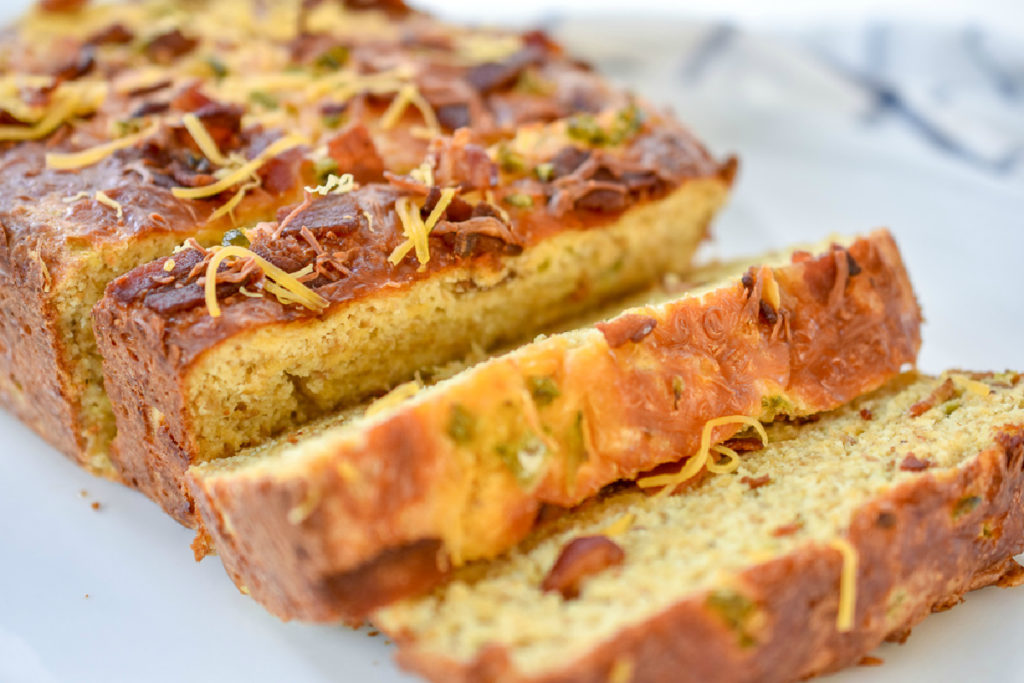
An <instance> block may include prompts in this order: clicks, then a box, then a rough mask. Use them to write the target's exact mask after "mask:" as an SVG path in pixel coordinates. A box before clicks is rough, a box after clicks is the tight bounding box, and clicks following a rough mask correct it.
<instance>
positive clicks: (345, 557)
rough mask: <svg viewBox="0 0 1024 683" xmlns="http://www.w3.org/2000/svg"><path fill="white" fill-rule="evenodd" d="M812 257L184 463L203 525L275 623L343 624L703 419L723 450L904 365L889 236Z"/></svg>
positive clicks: (632, 464) (501, 543)
mask: <svg viewBox="0 0 1024 683" xmlns="http://www.w3.org/2000/svg"><path fill="white" fill-rule="evenodd" d="M818 249H819V250H820V251H819V253H818V254H817V255H813V254H811V253H809V252H807V251H802V250H798V251H795V252H792V253H787V254H785V255H782V256H776V257H774V258H775V259H777V260H773V259H769V261H768V263H767V264H765V265H759V266H756V267H753V268H750V269H749V271H747V272H746V273H744V272H743V271H744V268H745V266H744V267H735V266H734V268H735V270H734V272H733V273H732V275H731V277H726V278H724V279H723V280H721V281H719V282H716V283H714V284H712V285H708V286H707V287H706V288H704V289H697V290H696V291H694V292H692V293H687V294H682V295H680V294H679V293H675V294H674V295H668V296H667V295H666V293H665V292H661V293H659V294H658V295H657V296H656V297H655V300H654V301H653V302H648V303H647V304H646V305H642V306H638V307H636V308H632V309H628V310H626V311H624V312H619V313H618V314H617V315H616V316H615V317H614V318H612V319H611V320H608V321H605V322H601V323H598V324H597V325H596V326H589V327H585V328H581V329H578V330H574V331H570V332H566V333H563V334H559V335H555V336H551V337H547V338H543V339H540V340H538V341H536V342H534V343H533V344H529V345H526V346H524V347H521V348H519V349H517V350H515V351H513V352H511V353H509V354H507V355H503V356H499V357H496V358H494V359H492V360H490V361H487V362H484V363H482V364H480V365H477V366H475V367H472V368H470V369H469V370H467V371H465V372H463V373H460V374H459V375H456V376H455V377H452V378H451V379H449V380H446V381H444V382H441V383H440V384H438V385H436V386H434V387H432V388H430V389H425V390H423V391H421V392H419V393H416V392H415V390H412V391H409V389H410V387H409V386H405V387H402V388H400V389H399V390H396V392H395V394H394V395H391V396H388V397H385V398H384V399H382V400H381V402H380V403H378V404H375V405H374V406H371V407H370V408H369V409H368V411H367V412H368V415H367V416H366V417H365V418H364V419H357V420H353V421H350V422H344V421H342V422H341V424H339V425H337V426H334V427H330V428H328V429H326V430H315V431H319V433H317V434H315V435H312V436H310V437H309V438H304V437H303V435H302V434H293V435H291V436H289V437H287V438H284V439H282V440H280V441H278V442H276V443H274V444H271V445H268V446H265V447H263V448H259V449H255V450H252V451H249V452H247V453H245V454H243V455H240V456H238V457H236V458H232V459H227V460H222V461H219V462H214V463H210V464H206V465H203V466H199V467H195V468H193V469H192V470H191V475H190V479H191V483H192V486H191V488H192V493H193V495H194V498H195V500H196V504H197V508H198V510H199V512H200V513H201V516H202V523H203V525H204V526H205V527H206V528H207V530H208V532H209V533H210V534H211V535H212V537H213V541H214V544H215V546H216V547H217V550H218V553H219V554H220V556H221V557H222V559H223V560H224V561H225V564H226V565H227V567H228V570H229V572H230V573H232V574H233V576H234V577H235V579H236V581H238V582H239V583H240V584H242V585H244V586H245V587H246V589H247V590H248V591H249V592H250V593H251V594H252V595H254V596H255V597H257V599H260V600H261V601H263V602H264V603H265V604H267V605H268V606H269V607H270V608H271V609H272V610H273V611H275V612H276V613H278V614H281V615H283V616H290V617H299V618H306V619H332V618H336V616H337V615H338V614H343V615H346V616H349V617H351V616H353V615H358V614H359V613H360V612H361V611H362V610H365V609H366V606H367V605H372V604H374V603H375V602H376V603H377V604H380V603H383V602H387V601H389V600H392V599H394V598H395V596H396V594H398V595H400V594H401V593H402V591H403V590H404V591H408V590H417V589H421V588H422V586H423V585H425V584H426V585H429V583H430V582H431V581H436V580H437V579H438V578H439V577H440V576H441V575H443V573H444V568H445V567H446V566H448V564H455V565H457V564H460V563H462V562H464V561H466V560H469V559H471V558H474V557H487V556H492V555H494V554H496V553H499V552H501V551H502V550H504V549H505V548H507V547H508V546H509V545H511V544H512V543H514V542H515V541H517V540H518V539H520V538H522V536H523V535H525V533H526V532H527V531H528V530H529V529H530V528H531V527H532V525H533V524H534V523H535V521H536V518H537V513H538V511H539V509H540V506H541V505H542V504H553V505H559V506H571V505H575V504H577V503H579V502H580V501H582V500H583V499H585V498H586V497H588V496H590V495H592V494H594V493H596V492H597V491H598V490H599V489H600V488H601V487H603V486H605V485H607V484H609V483H611V482H613V481H615V480H617V479H620V478H634V477H636V476H637V475H638V474H640V473H642V472H644V471H645V470H648V469H650V468H652V467H655V466H657V465H660V464H662V463H665V462H671V461H674V460H677V459H678V458H679V455H680V454H683V453H693V452H695V451H697V450H698V447H699V446H700V444H701V442H702V437H703V435H704V432H705V431H707V430H708V428H707V427H706V425H708V424H709V422H710V421H712V420H721V421H722V422H721V423H716V424H712V425H711V426H712V427H714V429H713V430H712V431H710V432H708V435H707V437H708V438H709V439H710V442H709V443H718V442H720V441H722V440H724V439H727V438H729V437H730V436H732V435H733V434H734V433H736V432H737V431H739V430H740V429H742V428H743V426H744V425H745V424H749V423H751V422H753V421H754V420H755V419H762V420H771V419H772V418H773V417H774V416H775V415H777V414H785V415H791V416H795V415H808V414H813V413H816V412H818V411H821V410H829V409H832V408H835V407H837V406H838V405H841V404H842V403H843V402H845V401H848V400H850V399H851V398H853V397H855V396H857V395H859V394H860V393H863V392H864V391H868V390H871V389H874V388H876V387H878V386H879V385H880V384H882V383H883V382H884V381H886V380H887V379H889V378H890V377H892V376H894V375H895V374H896V373H898V372H899V370H900V368H901V366H902V365H904V364H905V363H909V362H913V360H914V357H915V355H916V351H917V348H918V344H919V336H918V326H919V323H920V314H919V311H918V308H917V303H916V301H915V299H914V295H913V292H912V290H911V288H910V284H909V282H908V280H907V278H906V273H905V272H904V270H903V266H902V263H901V261H900V258H899V253H898V251H897V249H896V246H895V244H894V243H893V242H892V239H891V237H890V236H889V235H888V233H887V232H884V231H880V232H877V233H875V234H872V235H870V236H868V237H865V238H861V239H857V240H853V241H850V242H848V243H847V246H842V245H839V244H835V245H832V246H830V245H827V244H826V245H822V246H820V247H818ZM748 263H749V261H748ZM410 394H415V395H414V396H413V397H412V398H409V395H410ZM403 398H404V399H406V400H404V401H403V400H402V399H403ZM723 418H727V419H724V420H723ZM403 553H405V556H404V557H405V559H404V560H399V559H398V558H399V557H402V556H403V555H402V554H403ZM378 562H386V563H387V564H388V566H389V567H390V566H392V565H394V566H395V567H398V569H395V570H394V571H393V572H391V573H389V572H385V571H383V569H382V568H381V567H379V566H377V565H376V564H375V563H378ZM403 567H404V568H409V567H415V569H412V570H408V571H406V569H402V568H403ZM402 571H406V573H405V574H404V575H403V576H404V577H405V578H404V579H403V580H390V582H384V579H380V581H381V582H382V583H376V584H375V583H374V581H375V580H376V577H383V576H394V575H395V574H397V573H400V572H402Z"/></svg>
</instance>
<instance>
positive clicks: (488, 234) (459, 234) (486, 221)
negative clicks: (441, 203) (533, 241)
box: [430, 212, 523, 257]
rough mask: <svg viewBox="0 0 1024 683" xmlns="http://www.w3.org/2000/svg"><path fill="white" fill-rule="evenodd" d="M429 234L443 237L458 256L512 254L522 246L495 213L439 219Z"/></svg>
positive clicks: (517, 251) (516, 252)
mask: <svg viewBox="0 0 1024 683" xmlns="http://www.w3.org/2000/svg"><path fill="white" fill-rule="evenodd" d="M446 213H447V212H446ZM430 234H431V236H434V235H437V236H439V237H442V238H444V240H445V242H446V243H447V244H448V245H449V246H450V247H451V249H452V251H453V252H454V253H455V255H456V256H461V257H466V256H469V255H471V254H474V253H477V254H479V253H488V252H492V253H502V254H512V255H514V254H519V253H521V252H522V250H523V247H522V243H521V242H520V240H519V239H518V238H517V237H516V236H515V235H514V234H513V233H512V231H511V230H509V227H508V226H507V225H505V223H504V222H503V221H502V220H501V219H499V218H497V217H495V216H473V217H472V218H469V219H468V220H464V221H459V222H455V221H450V220H444V221H440V222H438V224H437V225H436V226H434V229H433V231H431V233H430Z"/></svg>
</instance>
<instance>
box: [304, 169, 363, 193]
mask: <svg viewBox="0 0 1024 683" xmlns="http://www.w3.org/2000/svg"><path fill="white" fill-rule="evenodd" d="M354 189H356V181H355V178H353V177H352V174H351V173H345V174H343V175H340V176H338V175H335V174H333V173H331V174H330V175H329V176H327V180H326V181H324V184H323V185H317V186H316V187H310V186H308V185H307V186H306V187H305V190H306V192H309V193H310V194H318V195H320V196H321V197H326V196H327V195H329V194H345V193H346V192H351V191H352V190H354Z"/></svg>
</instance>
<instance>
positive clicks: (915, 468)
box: [900, 453, 932, 472]
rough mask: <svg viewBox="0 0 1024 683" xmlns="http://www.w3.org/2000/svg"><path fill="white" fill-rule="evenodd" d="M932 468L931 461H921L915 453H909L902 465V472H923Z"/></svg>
mask: <svg viewBox="0 0 1024 683" xmlns="http://www.w3.org/2000/svg"><path fill="white" fill-rule="evenodd" d="M931 466H932V462H931V461H930V460H921V459H920V458H919V457H917V456H916V455H914V454H913V453H907V457H905V458H903V462H901V463H900V470H902V471H904V472H921V471H923V470H926V469H928V468H929V467H931Z"/></svg>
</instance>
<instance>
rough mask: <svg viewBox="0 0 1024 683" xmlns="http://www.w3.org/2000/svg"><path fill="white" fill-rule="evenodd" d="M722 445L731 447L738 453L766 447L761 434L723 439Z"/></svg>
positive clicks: (751, 451)
mask: <svg viewBox="0 0 1024 683" xmlns="http://www.w3.org/2000/svg"><path fill="white" fill-rule="evenodd" d="M722 445H723V446H725V447H726V448H731V449H732V450H734V451H736V452H737V453H753V452H754V451H759V450H761V449H763V448H764V442H762V441H761V437H759V436H737V437H734V438H732V439H729V440H727V441H723V442H722Z"/></svg>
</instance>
